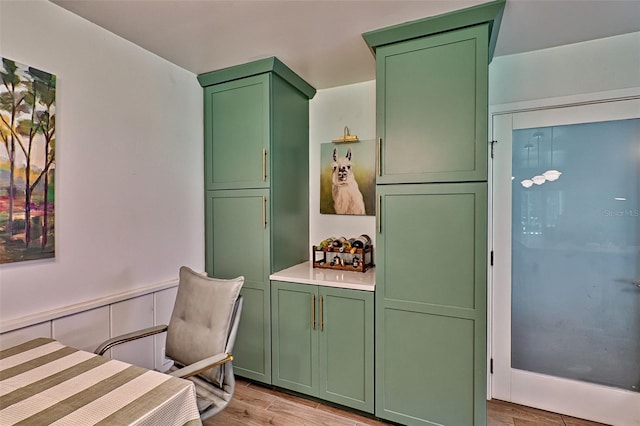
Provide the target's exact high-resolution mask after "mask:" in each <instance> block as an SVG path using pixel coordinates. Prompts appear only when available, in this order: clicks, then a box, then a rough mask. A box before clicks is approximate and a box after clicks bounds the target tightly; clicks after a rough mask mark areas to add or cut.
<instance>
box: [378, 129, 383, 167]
mask: <svg viewBox="0 0 640 426" xmlns="http://www.w3.org/2000/svg"><path fill="white" fill-rule="evenodd" d="M378 176H382V138H378Z"/></svg>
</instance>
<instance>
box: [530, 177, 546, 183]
mask: <svg viewBox="0 0 640 426" xmlns="http://www.w3.org/2000/svg"><path fill="white" fill-rule="evenodd" d="M531 180H532V181H533V183H535V184H536V185H542V184H543V183H545V182H546V180H547V179H546V178H545V177H544V176H542V175H538V176H534V177H532V178H531Z"/></svg>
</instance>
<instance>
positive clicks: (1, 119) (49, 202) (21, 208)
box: [0, 58, 56, 263]
mask: <svg viewBox="0 0 640 426" xmlns="http://www.w3.org/2000/svg"><path fill="white" fill-rule="evenodd" d="M1 59H2V63H1V64H0V79H1V80H0V263H8V262H19V261H24V260H33V259H42V258H50V257H53V256H54V253H55V238H54V236H55V226H54V205H55V203H54V198H55V192H54V183H55V179H54V171H55V145H56V139H55V127H56V115H55V99H56V76H55V75H53V74H50V73H47V72H44V71H41V70H38V69H36V68H33V67H29V66H26V65H22V64H19V63H16V62H15V61H12V60H10V59H6V58H1Z"/></svg>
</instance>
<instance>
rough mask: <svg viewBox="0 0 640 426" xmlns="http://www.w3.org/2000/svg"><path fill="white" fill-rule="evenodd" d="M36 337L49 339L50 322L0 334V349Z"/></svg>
mask: <svg viewBox="0 0 640 426" xmlns="http://www.w3.org/2000/svg"><path fill="white" fill-rule="evenodd" d="M38 337H51V321H45V322H42V323H40V324H34V325H30V326H28V327H23V328H19V329H17V330H12V331H9V332H7V333H2V334H0V349H6V348H10V347H11V346H15V345H19V344H20V343H24V342H26V341H28V340H31V339H35V338H38Z"/></svg>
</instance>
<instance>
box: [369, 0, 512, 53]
mask: <svg viewBox="0 0 640 426" xmlns="http://www.w3.org/2000/svg"><path fill="white" fill-rule="evenodd" d="M505 2H506V0H494V1H491V2H488V3H483V4H480V5H477V6H472V7H469V8H466V9H460V10H455V11H453V12H449V13H445V14H442V15H437V16H429V17H427V18H423V19H419V20H416V21H410V22H405V23H403V24H398V25H393V26H390V27H386V28H381V29H378V30H374V31H369V32H366V33H364V34H362V37H363V38H364V40H365V41H366V42H367V44H368V45H369V48H370V49H371V52H372V53H373V55H374V56H375V54H376V49H377V48H378V47H380V46H384V45H387V44H392V43H397V42H401V41H405V40H411V39H415V38H420V37H425V36H430V35H434V34H438V33H443V32H446V31H451V30H457V29H461V28H465V27H470V26H474V25H479V24H489V62H491V59H492V58H493V52H494V49H495V45H496V41H497V39H498V31H499V29H500V22H501V20H502V13H503V12H504V6H505Z"/></svg>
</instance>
